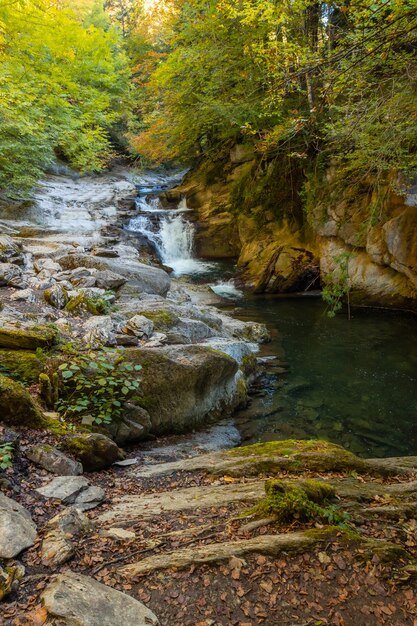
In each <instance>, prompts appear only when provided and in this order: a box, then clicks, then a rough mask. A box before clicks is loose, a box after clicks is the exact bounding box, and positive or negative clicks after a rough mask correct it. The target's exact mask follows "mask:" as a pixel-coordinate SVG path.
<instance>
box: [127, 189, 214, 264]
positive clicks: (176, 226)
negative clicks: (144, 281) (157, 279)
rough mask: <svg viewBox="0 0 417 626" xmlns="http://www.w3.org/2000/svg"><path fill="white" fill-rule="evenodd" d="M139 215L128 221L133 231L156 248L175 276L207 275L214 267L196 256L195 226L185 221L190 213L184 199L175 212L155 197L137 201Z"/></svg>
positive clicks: (141, 197)
mask: <svg viewBox="0 0 417 626" xmlns="http://www.w3.org/2000/svg"><path fill="white" fill-rule="evenodd" d="M136 206H137V208H138V210H139V214H138V215H137V216H136V217H134V218H132V219H131V220H130V222H129V226H128V229H129V230H130V231H133V232H136V233H140V234H141V235H142V236H143V237H145V238H146V239H147V240H148V241H149V243H150V244H151V245H152V247H153V248H154V249H155V251H156V253H157V254H158V256H159V258H160V260H161V262H162V263H164V265H167V266H169V267H172V269H173V270H174V273H175V275H176V276H182V275H185V274H189V275H196V274H205V273H208V272H209V271H210V269H211V268H212V264H210V263H206V262H204V261H200V260H198V259H196V258H195V257H194V251H193V248H194V232H195V231H194V225H193V224H192V223H191V222H190V221H188V220H187V219H185V218H184V216H183V214H184V213H185V212H186V211H189V209H188V207H187V203H186V200H185V198H184V199H182V200H181V202H180V203H179V204H178V207H177V208H176V209H163V208H161V206H160V203H159V199H158V198H156V197H150V198H149V197H146V196H145V197H144V196H140V197H138V198H137V199H136Z"/></svg>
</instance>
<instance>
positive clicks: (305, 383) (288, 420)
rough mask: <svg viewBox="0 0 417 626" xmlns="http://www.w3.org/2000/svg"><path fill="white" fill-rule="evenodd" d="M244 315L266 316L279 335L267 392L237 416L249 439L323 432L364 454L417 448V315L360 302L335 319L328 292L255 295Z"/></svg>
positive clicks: (241, 307)
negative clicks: (328, 310)
mask: <svg viewBox="0 0 417 626" xmlns="http://www.w3.org/2000/svg"><path fill="white" fill-rule="evenodd" d="M236 314H237V317H240V318H241V319H250V320H256V321H260V322H264V323H266V324H267V326H268V327H269V329H270V331H271V333H272V336H273V341H272V343H270V344H268V345H266V346H264V347H263V349H262V354H263V355H268V354H269V355H278V357H279V360H281V362H282V361H286V364H285V363H284V368H282V369H286V370H287V371H286V372H285V371H284V372H283V371H282V369H279V370H278V371H277V370H276V369H275V371H274V368H273V367H272V369H271V370H270V373H269V378H268V383H267V388H266V391H265V393H264V395H262V396H260V397H257V398H254V399H253V401H252V404H251V406H250V407H249V409H248V410H246V411H242V412H241V413H240V414H239V415H238V416H237V418H236V424H237V426H238V428H239V429H240V431H241V433H242V436H243V439H244V440H245V441H247V442H249V441H252V442H254V441H268V440H274V439H282V438H287V437H296V438H309V437H321V438H325V439H329V440H330V441H333V442H336V443H340V444H341V445H343V446H345V447H346V448H348V449H350V450H352V451H353V452H355V453H357V454H359V455H362V456H379V457H381V456H396V455H417V384H416V382H417V320H416V318H415V316H413V315H408V314H402V313H398V312H387V311H381V310H371V309H356V310H354V312H353V317H352V319H351V320H350V321H348V320H347V319H346V317H345V316H344V315H342V314H340V315H338V316H336V317H335V318H333V319H330V318H329V317H328V316H327V315H326V310H325V307H324V305H323V303H322V302H321V300H320V298H313V297H300V298H282V297H278V298H277V297H275V298H274V297H252V298H249V299H247V300H245V302H243V303H241V304H238V306H237V308H236Z"/></svg>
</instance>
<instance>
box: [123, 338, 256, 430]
mask: <svg viewBox="0 0 417 626" xmlns="http://www.w3.org/2000/svg"><path fill="white" fill-rule="evenodd" d="M126 357H127V358H128V359H129V360H130V361H131V362H132V363H134V364H135V365H142V370H141V371H140V372H138V376H139V378H140V381H141V382H140V387H139V396H140V397H138V398H137V399H136V398H134V401H135V402H137V403H138V404H140V405H141V406H143V407H144V408H146V410H147V411H148V413H149V416H150V419H151V432H152V433H155V434H161V433H167V432H181V431H185V430H187V429H190V428H194V427H195V426H197V425H199V424H201V423H203V422H204V421H205V420H206V419H209V418H210V419H217V418H219V417H223V416H225V415H228V414H230V413H231V412H232V411H233V410H234V409H235V408H236V407H237V406H238V405H239V404H240V403H241V402H242V401H243V399H244V398H245V397H246V395H245V393H246V392H245V389H244V384H243V385H242V382H243V381H242V379H241V373H240V372H238V364H237V362H236V361H235V359H233V358H232V357H230V356H228V355H227V354H225V353H224V352H220V351H217V350H214V349H212V348H210V347H205V346H201V345H200V346H193V345H191V346H166V347H162V348H148V349H146V348H138V349H132V350H129V352H128V353H127V354H126Z"/></svg>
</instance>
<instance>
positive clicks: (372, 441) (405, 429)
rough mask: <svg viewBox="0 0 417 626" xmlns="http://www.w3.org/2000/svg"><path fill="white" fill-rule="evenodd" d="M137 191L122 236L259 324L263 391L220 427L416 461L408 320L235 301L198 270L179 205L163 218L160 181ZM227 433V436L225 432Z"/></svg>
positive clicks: (314, 303)
mask: <svg viewBox="0 0 417 626" xmlns="http://www.w3.org/2000/svg"><path fill="white" fill-rule="evenodd" d="M145 182H146V183H147V184H146V185H145V186H142V187H141V188H140V189H139V192H140V195H139V197H138V199H137V206H138V215H137V216H136V217H135V218H133V219H132V220H131V221H130V224H129V225H128V229H129V230H131V231H136V232H140V233H141V234H142V235H144V236H145V237H147V238H148V240H149V241H150V242H151V243H152V244H153V245H154V247H155V249H156V250H157V252H158V254H159V256H160V258H161V260H162V261H163V262H164V263H166V264H167V265H170V266H171V267H173V268H174V270H175V274H177V275H183V276H184V275H186V276H189V277H190V279H191V280H193V281H195V282H199V283H201V282H204V283H207V284H209V285H210V286H211V288H212V289H213V291H215V292H216V293H217V294H219V295H222V296H223V298H225V301H226V300H229V301H232V300H234V301H235V307H234V308H233V311H234V314H235V315H236V317H239V318H241V319H246V320H253V321H258V322H262V323H265V324H266V325H267V326H268V328H269V329H270V332H271V335H272V338H273V340H272V342H271V343H270V344H267V345H265V346H262V351H261V356H262V355H263V356H270V357H275V358H274V359H273V360H268V361H267V365H266V366H265V367H266V372H265V375H264V381H263V382H264V385H263V388H262V389H261V390H259V392H258V394H257V395H256V396H255V397H253V399H252V401H251V404H250V406H249V407H248V409H245V410H244V411H241V412H240V413H239V414H238V415H237V416H236V417H235V419H234V424H233V425H232V424H230V423H228V426H227V427H228V428H230V426H233V429H234V428H235V427H236V428H237V429H238V431H239V433H240V436H241V438H242V441H243V442H247V443H249V442H256V441H270V440H275V439H287V438H300V439H305V438H317V437H319V438H324V439H328V440H330V441H333V442H336V443H340V444H341V445H343V446H344V447H346V448H347V449H350V450H352V452H355V453H356V454H359V455H362V456H368V457H370V456H380V457H383V456H396V455H417V384H416V383H417V349H416V348H417V324H416V318H415V316H413V315H408V314H406V313H404V314H401V313H398V312H389V311H382V310H375V309H356V310H354V311H353V316H352V319H351V320H350V321H348V320H347V318H346V317H345V316H344V315H342V314H341V315H338V316H336V317H335V318H329V317H328V316H327V315H326V309H325V306H324V305H323V303H322V301H321V299H320V298H314V297H311V296H304V297H298V298H288V297H287V298H283V297H273V296H269V297H268V296H265V297H262V296H257V297H254V296H251V295H245V294H243V293H242V292H241V291H240V290H239V289H237V288H236V286H235V284H234V282H233V274H234V272H235V269H234V267H233V266H232V264H231V263H222V262H218V263H205V262H203V261H201V260H199V259H196V258H195V256H194V252H193V237H194V225H193V224H192V222H190V221H188V220H187V214H186V211H187V207H186V205H185V203H184V202H181V203H180V204H179V206H178V208H177V209H176V210H164V209H163V208H162V207H161V206H160V204H159V201H158V198H157V197H156V196H152V195H148V194H150V193H151V194H152V193H154V194H156V193H157V191H158V189H162V188H167V187H169V186H172V181H171V179H164V178H163V176H161V177H159V178H158V179H157V180H156V179H154V178H152V177H151V178H150V179H149V181H145ZM233 432H235V431H234V430H233Z"/></svg>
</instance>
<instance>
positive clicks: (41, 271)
mask: <svg viewBox="0 0 417 626" xmlns="http://www.w3.org/2000/svg"><path fill="white" fill-rule="evenodd" d="M145 182H146V181H145ZM153 182H155V181H153ZM135 193H136V188H135V186H134V185H133V183H132V182H131V181H130V180H129V174H126V173H123V172H118V173H113V174H110V175H105V176H103V177H100V178H91V179H88V178H84V179H72V178H71V177H51V178H50V179H48V180H47V181H46V182H45V183H44V185H43V187H42V188H41V190H40V191H39V194H38V196H37V199H36V202H37V204H36V205H35V206H34V207H33V206H29V207H25V206H20V207H17V206H14V207H10V206H8V207H2V209H1V213H0V223H1V226H2V231H3V233H4V234H2V236H1V241H0V255H1V258H0V261H1V262H0V275H1V277H2V286H1V288H0V298H1V303H2V309H1V311H0V406H1V423H0V468H1V469H0V489H1V492H0V601H2V605H1V610H0V624H5V626H17V625H19V624H21V625H23V624H24V625H26V624H27V625H28V626H29V624H30V625H43V624H46V625H48V626H61V625H64V624H66V625H68V626H72V625H73V624H75V623H77V624H80V625H83V626H87V625H88V626H119V625H120V626H121V625H122V624H123V626H130V625H132V626H141V625H142V624H143V625H145V624H155V625H156V624H161V626H230V625H237V624H239V625H240V626H255V625H257V624H265V625H267V626H276V624H277V623H279V624H280V625H282V626H290V625H294V624H295V623H296V624H313V623H314V624H339V625H343V624H345V625H346V626H373V625H375V626H376V625H377V624H378V626H379V625H380V624H393V623H395V624H399V625H404V626H408V625H410V626H415V620H416V619H417V614H416V612H415V602H414V598H415V593H416V592H417V589H416V584H415V581H414V576H415V570H416V566H415V559H416V558H417V547H416V542H415V516H416V507H415V502H414V500H415V494H416V492H417V486H416V469H415V468H416V467H417V462H416V459H415V458H414V457H409V458H405V459H404V458H403V459H385V460H364V459H359V458H357V457H356V456H354V455H353V454H351V453H350V452H347V451H346V450H343V448H340V447H338V446H335V445H332V444H328V443H325V442H301V441H284V442H275V443H269V444H262V445H254V446H249V447H247V448H234V449H233V450H228V451H227V450H221V451H215V452H210V453H209V454H201V452H203V451H204V448H206V449H209V447H210V443H207V442H206V441H204V440H205V437H204V436H201V437H199V436H198V435H194V437H191V438H190V439H189V441H188V444H187V445H185V446H184V445H183V446H182V447H181V449H180V448H178V446H176V445H175V439H174V441H173V440H172V438H169V437H168V438H166V439H164V436H166V435H167V434H169V433H180V432H189V431H191V430H193V429H194V428H195V427H197V426H200V427H201V426H203V425H204V426H207V425H208V424H210V423H211V422H215V421H216V420H218V419H219V418H221V417H225V416H228V415H230V414H232V412H233V411H234V410H235V409H236V408H237V407H238V406H241V405H242V404H245V402H246V400H247V390H248V385H249V384H250V383H251V381H252V380H253V376H254V372H255V370H256V356H255V355H256V350H257V345H258V343H259V342H263V341H267V340H268V333H267V331H266V329H265V327H264V326H263V325H261V324H255V323H251V322H241V321H238V320H235V319H233V318H232V317H231V316H229V315H227V314H225V313H222V312H219V311H218V310H217V309H215V308H214V307H212V306H210V304H209V303H210V302H213V298H214V296H213V294H212V293H211V292H209V291H208V290H207V289H206V288H205V287H199V286H195V285H192V284H191V283H188V282H186V281H178V280H177V279H175V278H173V277H172V276H171V275H170V273H169V268H164V267H162V266H161V265H160V264H158V263H157V262H155V259H154V255H153V254H152V251H151V250H148V249H146V247H144V246H143V242H140V241H139V239H138V238H137V237H135V236H133V235H132V234H130V233H129V232H126V231H125V230H124V229H123V225H124V223H125V222H126V219H128V218H129V217H131V216H132V215H134V214H135V211H136V207H135V202H134V196H135ZM85 363H86V366H85ZM97 371H98V372H99V375H97ZM80 372H81V373H80ZM74 379H75V380H76V381H77V383H76V385H74V384H73V383H72V382H71V381H73V380H74ZM109 381H110V383H109ZM103 388H105V389H106V393H107V394H109V393H110V392H111V393H110V396H111V398H113V402H114V404H112V411H113V414H114V419H113V420H111V421H110V422H109V423H108V421H109V420H107V419H106V413H105V411H106V410H108V408H106V406H105V404H103V402H101V403H100V402H98V404H91V402H92V400H91V398H94V399H95V400H96V399H97V398H98V400H100V398H101V397H102V396H103V394H102V391H101V390H102V389H103ZM80 389H81V390H84V392H85V389H88V393H84V395H82V396H81V398H80V393H78V392H79V391H80ZM116 391H117V393H116ZM77 393H78V395H77ZM112 394H113V395H112ZM115 394H116V395H115ZM117 394H118V395H117ZM74 398H75V400H74ZM77 398H78V399H77ZM121 400H122V401H121ZM86 402H87V404H86ZM74 407H75V408H74ZM97 407H99V408H98V409H97ZM93 409H96V410H97V411H100V412H99V413H98V414H97V413H96V414H94V413H93ZM119 409H121V410H119ZM77 415H78V417H77ZM97 415H103V417H99V419H97ZM218 428H219V429H221V428H222V427H221V426H219V427H218ZM219 432H220V431H219ZM156 436H158V437H160V438H161V437H162V439H160V440H159V442H158V446H157V445H156V444H155V445H154V446H153V448H152V444H150V443H149V440H151V439H152V438H155V437H156ZM144 440H148V443H147V444H144V443H141V442H143V441H144ZM230 443H231V444H236V443H237V441H233V442H232V441H231V442H230ZM164 444H165V445H164ZM133 445H136V447H132V446H133ZM213 447H214V448H216V447H217V448H218V446H213ZM123 448H124V449H123ZM181 457H183V458H181ZM161 460H163V461H164V462H162V463H161ZM312 620H313V621H312Z"/></svg>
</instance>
